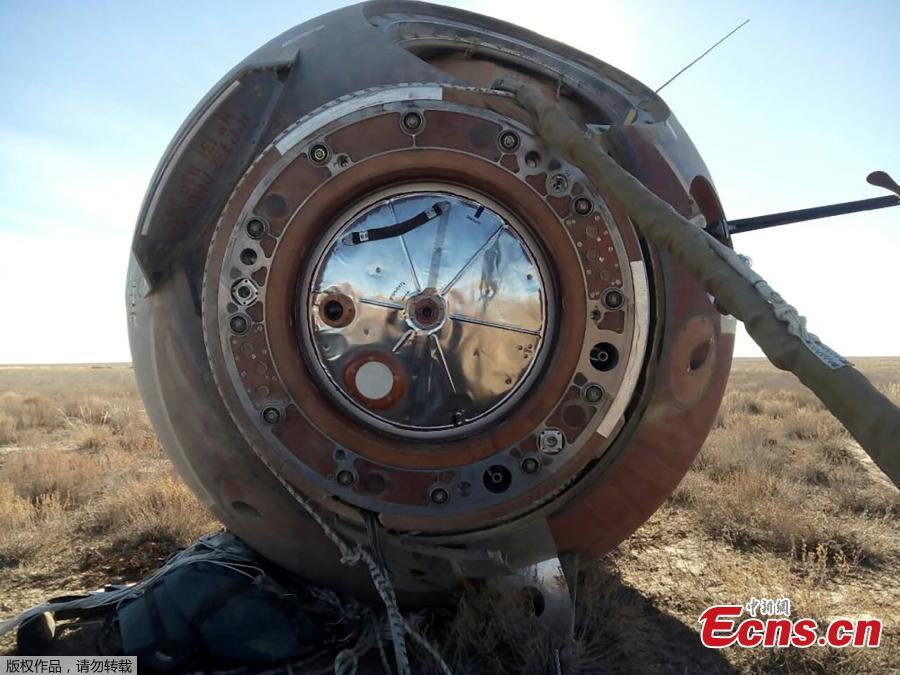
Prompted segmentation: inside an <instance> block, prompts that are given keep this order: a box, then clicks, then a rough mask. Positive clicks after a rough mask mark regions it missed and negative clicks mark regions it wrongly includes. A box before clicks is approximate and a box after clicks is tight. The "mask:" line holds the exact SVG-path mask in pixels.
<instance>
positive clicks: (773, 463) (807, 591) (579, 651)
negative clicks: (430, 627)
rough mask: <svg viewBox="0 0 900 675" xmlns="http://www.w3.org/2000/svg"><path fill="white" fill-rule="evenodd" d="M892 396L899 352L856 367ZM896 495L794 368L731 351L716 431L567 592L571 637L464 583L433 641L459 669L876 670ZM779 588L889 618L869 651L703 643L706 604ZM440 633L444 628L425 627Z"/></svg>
mask: <svg viewBox="0 0 900 675" xmlns="http://www.w3.org/2000/svg"><path fill="white" fill-rule="evenodd" d="M859 365H860V367H861V369H862V370H863V371H864V372H866V373H867V374H868V375H869V376H870V377H871V378H872V379H873V381H875V382H876V384H878V385H879V386H880V387H881V388H882V390H883V391H885V393H887V394H888V396H891V397H893V398H894V400H896V401H900V359H879V360H862V361H861V363H860V364H859ZM898 514H900V493H898V491H897V490H896V489H895V488H894V487H893V486H891V485H890V484H885V482H883V481H880V480H878V476H877V474H874V475H873V473H872V470H871V469H870V468H866V465H865V463H864V462H862V461H861V458H860V451H858V450H856V449H854V445H853V443H852V439H851V438H850V437H849V436H848V435H847V433H846V432H845V431H844V430H843V428H842V427H841V426H840V425H839V424H838V423H837V422H836V421H835V420H834V419H833V418H832V417H831V415H830V414H829V413H827V412H826V411H825V410H824V409H823V407H822V406H821V404H820V403H819V402H818V401H817V400H816V399H815V398H814V397H813V396H812V395H811V394H809V393H808V392H806V390H804V389H803V388H802V387H801V386H800V385H799V383H797V382H796V379H795V378H793V376H791V375H787V374H783V373H780V372H778V371H776V370H775V369H774V368H772V367H771V366H769V365H768V364H767V363H766V362H764V361H761V360H739V361H737V362H736V364H735V368H734V372H733V375H732V380H731V382H730V385H729V390H728V392H727V394H726V397H725V400H724V401H723V404H722V408H721V410H720V413H719V416H718V419H717V422H716V425H715V428H714V429H713V431H712V433H711V434H710V437H709V439H708V440H707V443H706V445H705V447H704V449H703V451H702V452H701V453H700V455H699V456H698V458H697V460H696V462H695V463H694V465H693V467H692V468H691V471H690V472H689V473H688V474H687V476H686V477H685V479H684V481H683V482H682V484H681V485H680V486H679V487H678V489H677V490H676V492H675V494H673V495H672V497H671V498H670V499H669V501H668V502H667V504H666V505H665V506H664V507H663V508H662V509H661V510H660V511H659V512H657V513H656V514H655V515H654V516H653V518H651V520H650V521H648V522H647V523H646V524H645V525H644V526H643V527H642V528H641V529H640V530H638V532H637V533H635V534H634V535H633V536H632V537H631V538H630V539H629V540H628V541H626V542H625V543H623V544H622V546H620V547H619V549H618V550H616V551H614V552H613V553H612V554H610V555H609V556H607V557H606V558H605V559H604V560H600V561H595V562H592V563H590V564H589V565H587V566H586V567H587V569H586V570H584V571H583V573H582V575H581V582H580V584H579V588H578V596H577V597H578V605H577V624H576V636H575V640H573V641H570V642H567V643H561V642H559V641H557V642H556V643H553V642H552V640H551V638H550V636H549V635H548V634H547V632H546V629H545V628H544V627H543V626H542V625H541V624H540V621H538V620H537V619H536V618H534V617H533V616H529V613H528V612H527V611H522V610H521V608H516V607H509V606H508V604H509V603H508V602H506V603H504V601H503V599H502V598H497V597H495V596H492V595H490V594H487V593H485V592H484V591H483V590H482V589H475V590H473V591H469V592H467V593H466V594H464V596H463V599H462V601H461V602H460V604H459V607H458V610H457V612H456V614H455V616H453V617H452V619H451V620H450V626H451V628H450V631H449V632H448V634H446V635H444V636H443V640H444V650H445V653H446V654H447V655H448V657H449V658H450V659H451V661H453V665H455V666H456V667H457V669H458V671H459V672H467V673H468V672H477V673H553V672H555V670H554V668H555V665H554V664H553V663H552V661H551V660H550V659H551V657H552V654H553V648H552V647H553V646H555V647H559V648H560V662H561V664H562V667H563V672H566V673H601V672H602V673H631V672H657V673H669V672H673V673H674V672H677V673H686V672H692V673H693V672H697V673H701V672H702V673H713V672H723V673H730V672H747V673H768V672H782V673H807V672H812V673H833V672H842V673H883V672H888V671H889V670H890V668H891V667H894V668H896V666H897V664H898V663H900V644H898V637H897V625H898V621H900V595H898V593H897V590H896V589H897V588H898V587H900V530H898V527H897V516H898ZM751 597H757V598H759V597H770V598H779V597H790V598H791V599H792V615H793V616H795V617H800V616H811V617H814V618H817V619H819V620H820V622H826V621H828V620H831V619H833V618H835V617H836V616H848V615H849V616H853V615H860V614H868V615H872V616H876V617H879V618H882V619H884V620H885V636H884V638H883V641H882V646H881V647H880V648H878V649H870V650H864V649H843V650H837V649H827V648H822V647H812V648H809V649H774V650H766V649H749V650H748V649H740V648H733V649H728V650H725V651H723V652H715V651H713V650H708V649H705V648H704V647H702V646H701V645H700V643H699V639H698V637H697V634H696V632H695V631H696V630H698V629H699V623H698V622H697V618H698V617H699V615H700V613H701V612H702V611H703V610H704V609H706V607H708V606H710V605H712V604H717V603H728V604H744V603H745V602H747V601H748V600H749V599H750V598H751ZM435 637H436V638H438V639H440V638H441V636H435Z"/></svg>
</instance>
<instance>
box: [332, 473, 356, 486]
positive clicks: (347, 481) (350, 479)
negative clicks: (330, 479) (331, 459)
mask: <svg viewBox="0 0 900 675" xmlns="http://www.w3.org/2000/svg"><path fill="white" fill-rule="evenodd" d="M336 478H337V482H338V485H342V486H344V487H350V486H351V485H353V484H354V483H355V482H356V476H354V475H353V472H352V471H347V469H343V470H342V471H338V473H337V476H336Z"/></svg>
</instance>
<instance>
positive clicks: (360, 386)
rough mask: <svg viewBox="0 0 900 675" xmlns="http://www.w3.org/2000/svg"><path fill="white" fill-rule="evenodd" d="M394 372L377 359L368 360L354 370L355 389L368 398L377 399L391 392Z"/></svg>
mask: <svg viewBox="0 0 900 675" xmlns="http://www.w3.org/2000/svg"><path fill="white" fill-rule="evenodd" d="M393 388H394V374H393V373H392V372H391V369H390V368H388V367H387V366H386V365H384V364H383V363H379V362H378V361H369V362H367V363H364V364H363V365H362V366H360V368H359V370H357V371H356V389H357V391H359V393H360V394H362V395H363V396H365V397H366V398H368V399H371V400H373V401H377V400H378V399H381V398H384V397H385V396H387V395H388V394H390V393H391V389H393Z"/></svg>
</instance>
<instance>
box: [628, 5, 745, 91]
mask: <svg viewBox="0 0 900 675" xmlns="http://www.w3.org/2000/svg"><path fill="white" fill-rule="evenodd" d="M748 23H750V19H747V20H746V21H744V23H742V24H741V25H740V26H737V27H736V28H733V29H732V30H731V32H730V33H728V35H726V36H725V37H723V38H722V39H720V40H719V41H718V42H716V44H714V45H713V46H712V47H710V48H709V49H707V50H706V51H705V52H703V53H702V54H701V55H700V56H698V57H697V58H696V59H694V60H693V61H691V62H690V63H689V64H687V65H686V66H685V67H684V68H682V69H681V70H679V71H678V72H677V73H675V74H674V75H673V76H672V77H670V78H669V79H668V80H666V81H665V82H663V83H662V85H660V87H659V88H658V89H657V90H656V91H654V92H653V94H651V95H650V96H648V97H647V98H645V99H644V100H643V101H641V102H640V103H638V104H637V105H636V106H635V107H636V108H640V107H641V106H642V105H643V104H644V103H646V102H647V101H649V100H650V99H651V98H653V97H654V96H656V95H657V94H659V92H661V91H662V90H663V89H664V88H665V87H667V86H668V85H669V84H671V83H672V81H673V80H675V78H676V77H678V76H679V75H681V74H682V73H683V72H684V71H686V70H687V69H688V68H690V67H691V66H693V65H694V64H695V63H697V61H699V60H700V59H702V58H703V57H704V56H706V55H707V54H709V53H710V52H711V51H712V50H713V49H715V48H716V47H718V46H719V45H720V44H722V43H723V42H725V40H727V39H728V38H730V37H731V36H732V35H734V34H735V33H737V32H738V31H739V30H740V29H741V28H743V27H744V26H746V25H747V24H748Z"/></svg>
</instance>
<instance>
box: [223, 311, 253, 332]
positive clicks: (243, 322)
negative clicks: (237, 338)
mask: <svg viewBox="0 0 900 675" xmlns="http://www.w3.org/2000/svg"><path fill="white" fill-rule="evenodd" d="M228 325H229V326H231V330H232V332H234V333H236V334H237V335H243V334H244V333H246V332H247V329H248V328H249V327H250V323H249V322H248V321H247V317H245V316H241V315H237V316H233V317H231V321H229V322H228Z"/></svg>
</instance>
